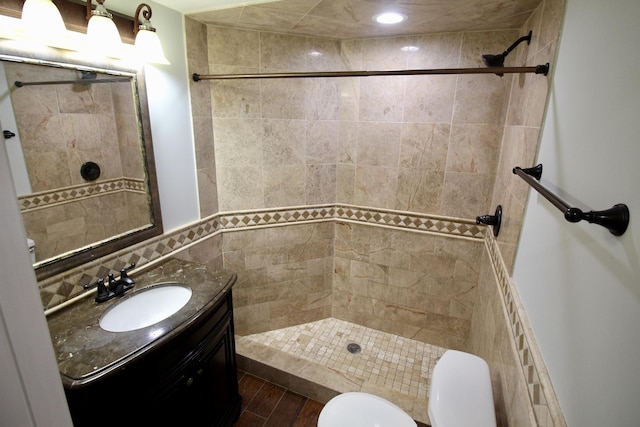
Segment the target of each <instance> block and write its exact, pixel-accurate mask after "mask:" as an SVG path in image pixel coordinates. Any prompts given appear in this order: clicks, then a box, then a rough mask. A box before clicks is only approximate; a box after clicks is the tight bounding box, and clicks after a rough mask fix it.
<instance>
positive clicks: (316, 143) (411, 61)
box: [208, 26, 515, 218]
mask: <svg viewBox="0 0 640 427" xmlns="http://www.w3.org/2000/svg"><path fill="white" fill-rule="evenodd" d="M208 31H209V33H208V44H209V49H210V51H209V57H208V62H209V69H210V71H211V72H243V71H247V72H256V71H260V72H277V71H292V72H297V71H308V70H363V69H369V70H371V69H383V70H384V69H394V70H395V69H407V68H419V67H455V66H458V65H461V64H464V63H466V62H470V61H471V58H472V57H473V56H474V55H475V56H476V57H474V58H475V59H474V60H475V61H476V62H477V61H479V55H481V52H489V51H493V50H496V49H498V46H500V48H504V46H503V45H504V44H506V43H507V42H506V41H505V40H509V41H510V38H512V37H513V36H514V35H515V32H514V31H510V32H509V31H498V32H483V33H448V34H436V35H417V36H410V37H388V38H380V39H364V40H343V41H338V40H329V39H318V38H310V37H303V36H294V35H287V34H275V33H262V32H255V31H251V30H238V29H228V28H217V27H213V26H209V27H208ZM227 42H230V43H231V44H230V45H231V46H235V45H236V44H244V46H243V48H242V49H241V50H242V52H240V53H239V54H237V56H239V57H240V59H239V58H237V57H236V53H235V52H233V55H232V54H231V53H229V49H228V47H227V46H223V44H224V43H227ZM218 45H220V46H218ZM408 45H411V46H415V47H417V48H419V49H418V50H417V51H415V50H406V49H404V50H403V49H401V48H402V47H405V46H408ZM310 53H312V54H310ZM245 54H246V55H255V58H254V60H253V61H252V60H248V59H246V58H244V55H245ZM242 58H244V59H242ZM241 59H242V60H241ZM474 66H477V64H475V65H474ZM509 79H510V77H506V78H496V77H495V76H493V75H487V76H479V77H473V78H472V77H467V78H466V80H465V78H463V77H462V76H404V77H402V76H400V77H398V76H395V77H385V76H379V77H368V78H343V79H294V80H278V79H274V80H246V81H233V80H230V81H218V82H216V81H215V80H214V81H211V82H210V83H208V84H209V85H210V88H211V98H212V107H211V108H212V115H213V117H214V137H215V140H216V145H217V146H218V145H220V147H216V162H217V166H218V175H219V176H218V183H219V184H218V185H219V188H218V191H219V199H220V205H221V207H222V206H224V209H231V210H237V209H255V208H260V207H263V206H270V207H273V206H275V204H276V203H277V204H281V206H294V205H296V204H298V203H300V201H301V195H300V189H301V188H305V189H306V190H305V196H304V197H305V198H304V200H305V202H306V203H325V202H326V203H335V202H337V201H340V202H342V203H348V204H357V205H362V206H371V207H380V208H391V209H405V210H410V211H416V212H421V213H431V214H441V215H451V216H456V217H471V218H473V217H475V216H476V215H478V214H480V213H482V212H485V211H488V210H489V208H490V206H489V201H490V195H491V192H492V190H493V181H492V179H491V175H492V174H495V165H496V162H495V161H494V162H493V163H492V162H491V160H492V159H493V160H495V159H497V158H498V153H497V152H498V148H499V147H498V142H499V140H500V135H499V132H496V133H494V134H491V132H489V131H487V132H479V134H478V135H471V133H472V132H473V131H474V130H475V129H471V128H469V129H468V133H469V140H470V141H471V142H470V148H469V150H466V151H464V149H463V147H462V144H463V142H461V139H464V136H460V135H459V134H458V133H450V132H449V131H450V130H451V126H452V125H453V124H454V123H455V124H456V125H458V124H459V125H476V126H478V129H485V127H483V126H487V127H490V126H501V125H502V123H503V121H504V109H505V107H506V102H507V98H506V95H507V89H508V81H509ZM469 91H473V92H474V93H468V92H469ZM479 99H481V100H482V102H479ZM231 118H238V119H239V118H243V119H246V121H245V122H243V123H241V122H236V123H232V122H227V123H223V122H220V120H221V119H231ZM421 124H424V125H427V126H420V125H421ZM260 127H261V128H262V133H261V134H260V135H259V136H258V135H257V134H252V133H251V131H250V130H249V129H257V128H260ZM422 132H423V133H422ZM491 136H493V137H495V138H497V139H496V140H495V141H487V140H486V138H489V137H491ZM259 138H261V140H258V139H259ZM454 138H457V139H454ZM249 139H252V140H253V142H255V143H256V144H258V143H260V144H262V148H263V152H262V156H263V157H262V159H261V160H260V159H259V157H258V156H257V155H256V152H255V151H251V152H247V151H246V147H247V144H251V142H249V141H248V140H249ZM480 139H482V142H481V141H480ZM480 146H482V147H484V148H485V149H487V150H490V151H489V152H488V153H485V152H482V153H480V152H478V151H474V148H476V147H478V148H479V147H480ZM254 147H257V146H254ZM448 151H455V152H454V153H453V154H451V156H459V157H451V158H453V159H458V160H459V161H458V162H452V163H451V165H450V167H447V166H446V165H447V164H446V159H447V152H448ZM412 156H415V158H413V157H412ZM479 156H482V157H479ZM461 161H464V162H467V163H466V164H465V165H464V167H463V165H461V164H460V162H461ZM240 165H243V166H245V165H251V166H256V167H260V168H262V169H263V171H262V172H260V173H258V171H257V170H252V171H251V178H250V179H249V178H248V177H244V178H238V177H231V176H230V174H231V173H232V171H233V170H234V168H237V167H239V166H240ZM277 165H306V166H307V168H306V173H305V174H304V175H302V174H297V175H292V174H291V171H290V170H288V171H287V172H286V173H285V172H284V171H283V174H285V175H283V176H276V172H275V171H274V170H271V171H270V172H268V173H267V172H265V171H264V168H265V167H267V166H270V167H272V166H277ZM311 165H323V167H309V166H311ZM342 165H354V166H355V168H346V167H343V166H342ZM492 167H493V168H494V170H490V169H491V168H492ZM289 169H290V168H289ZM469 170H470V171H471V172H468V171H469ZM236 172H240V171H239V170H236ZM445 172H449V173H452V172H456V173H464V174H467V173H472V174H475V176H466V177H460V176H455V175H446V174H445ZM260 174H261V175H262V179H259V178H260ZM223 175H224V176H223ZM447 176H449V178H448V179H447ZM266 178H268V179H269V182H266V181H264V179H266ZM465 178H466V180H467V181H471V182H472V183H473V185H472V186H471V187H469V186H467V182H466V181H465ZM292 179H296V180H297V181H295V182H294V181H292ZM474 180H480V181H481V182H480V183H478V182H475V181H474ZM251 181H253V184H252V185H253V186H254V187H255V188H254V189H251V190H247V189H239V188H238V185H239V184H238V183H242V185H247V184H248V183H249V182H251ZM284 182H287V183H288V185H289V186H291V188H292V189H293V190H292V191H291V192H290V193H289V194H290V197H289V198H288V199H287V196H286V194H287V192H285V191H282V190H279V189H278V188H276V187H277V183H284ZM323 186H324V188H323ZM238 191H240V194H238ZM272 192H273V193H274V194H273V195H271V194H270V193H272ZM477 192H480V193H479V194H476V193H477ZM249 193H251V194H249ZM469 193H474V194H469ZM465 199H469V200H468V201H467V202H464V200H465ZM461 201H463V202H462V203H460V202H461ZM478 203H479V204H478Z"/></svg>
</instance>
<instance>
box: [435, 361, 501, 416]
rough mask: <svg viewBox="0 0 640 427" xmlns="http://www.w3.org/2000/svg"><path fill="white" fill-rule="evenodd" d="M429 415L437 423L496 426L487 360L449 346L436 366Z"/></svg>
mask: <svg viewBox="0 0 640 427" xmlns="http://www.w3.org/2000/svg"><path fill="white" fill-rule="evenodd" d="M429 418H430V420H431V424H432V425H433V426H434V427H440V426H445V427H446V426H471V425H473V426H475V427H495V426H496V416H495V409H494V405H493V392H492V388H491V375H490V373H489V365H487V362H485V361H484V360H483V359H482V358H480V357H478V356H474V355H472V354H469V353H465V352H462V351H457V350H447V351H446V352H445V354H444V355H443V356H442V357H441V358H440V360H439V361H438V362H437V363H436V366H435V368H434V369H433V379H432V381H431V390H430V391H429Z"/></svg>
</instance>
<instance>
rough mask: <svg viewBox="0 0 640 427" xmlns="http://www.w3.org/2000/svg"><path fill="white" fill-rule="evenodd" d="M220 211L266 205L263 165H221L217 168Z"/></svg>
mask: <svg viewBox="0 0 640 427" xmlns="http://www.w3.org/2000/svg"><path fill="white" fill-rule="evenodd" d="M216 172H217V181H218V189H219V194H220V200H219V203H220V211H222V212H225V211H234V210H242V209H258V208H262V207H264V200H265V197H264V171H263V169H262V166H253V165H250V166H238V167H233V166H232V167H226V166H219V167H217V169H216Z"/></svg>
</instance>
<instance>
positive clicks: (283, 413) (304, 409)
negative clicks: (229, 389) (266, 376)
mask: <svg viewBox="0 0 640 427" xmlns="http://www.w3.org/2000/svg"><path fill="white" fill-rule="evenodd" d="M238 388H239V391H240V396H242V408H241V412H240V418H239V419H238V421H237V422H236V423H235V424H234V427H261V426H264V427H270V426H274V427H285V426H289V427H316V425H317V422H318V416H319V415H320V411H321V410H322V408H323V407H324V404H322V403H320V402H316V401H315V400H312V399H308V398H306V397H304V396H302V395H300V394H297V393H294V392H292V391H291V390H288V389H286V388H283V387H280V386H278V385H276V384H273V383H270V382H268V381H265V380H263V379H261V378H258V377H255V376H253V375H251V374H248V373H246V372H242V371H238Z"/></svg>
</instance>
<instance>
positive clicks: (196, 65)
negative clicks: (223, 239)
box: [185, 18, 219, 218]
mask: <svg viewBox="0 0 640 427" xmlns="http://www.w3.org/2000/svg"><path fill="white" fill-rule="evenodd" d="M185 35H186V38H187V67H188V69H189V74H192V73H201V74H205V73H206V72H207V71H208V66H207V64H208V62H209V58H208V55H207V49H208V43H207V40H208V30H207V27H206V26H205V25H203V24H202V23H199V22H197V21H195V20H193V19H191V18H185ZM189 88H190V92H191V114H192V120H193V132H194V145H195V151H196V178H197V180H198V199H199V202H200V203H199V205H200V217H201V218H205V217H208V216H210V215H213V214H215V213H216V212H217V211H218V209H219V204H218V177H217V171H216V159H215V148H214V143H213V120H212V116H211V105H212V103H211V91H210V88H209V85H207V84H202V83H201V82H194V81H193V80H192V79H189Z"/></svg>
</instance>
